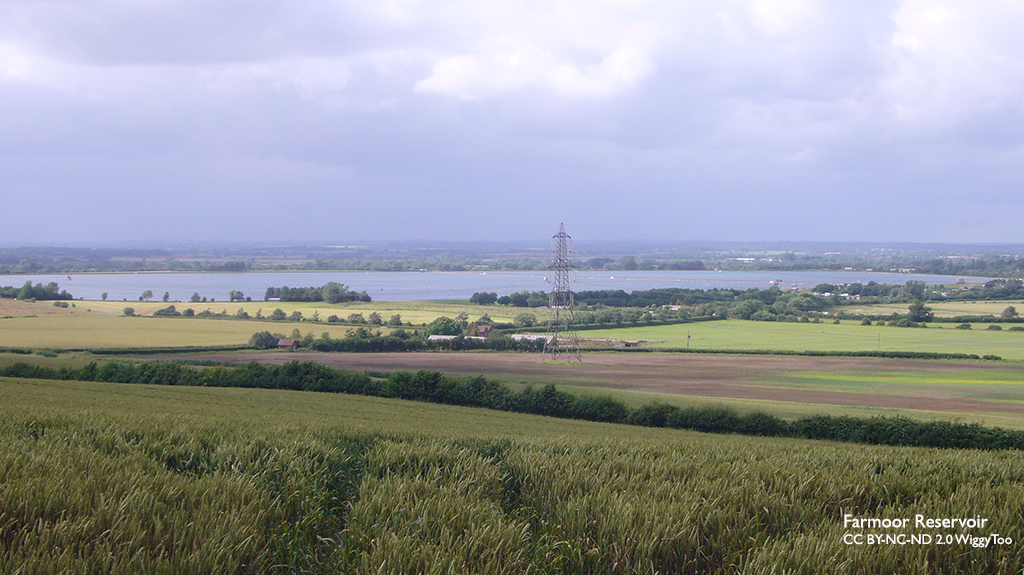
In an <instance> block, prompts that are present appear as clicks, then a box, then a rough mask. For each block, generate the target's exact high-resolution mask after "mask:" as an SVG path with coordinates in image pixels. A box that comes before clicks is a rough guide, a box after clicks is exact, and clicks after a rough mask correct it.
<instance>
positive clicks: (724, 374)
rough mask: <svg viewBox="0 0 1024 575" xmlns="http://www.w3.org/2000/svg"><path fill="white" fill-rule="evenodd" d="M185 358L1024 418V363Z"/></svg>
mask: <svg viewBox="0 0 1024 575" xmlns="http://www.w3.org/2000/svg"><path fill="white" fill-rule="evenodd" d="M177 357H179V358H180V357H182V356H177ZM187 357H188V358H190V359H212V360H217V361H225V360H227V361H232V362H234V361H237V362H248V361H258V362H264V363H272V364H282V363H286V362H289V361H295V360H298V361H317V362H320V363H323V364H325V365H328V366H331V367H336V368H342V369H349V370H356V371H379V372H391V371H400V370H404V371H418V370H421V369H426V370H437V371H441V372H444V373H447V374H451V375H472V376H475V375H485V376H487V377H493V378H495V379H500V380H503V381H508V382H526V383H533V384H546V383H554V384H556V385H575V386H585V387H593V388H601V389H609V390H629V391H641V392H651V393H660V394H676V395H685V396H701V397H714V398H735V399H743V400H755V401H765V400H767V401H784V402H796V403H803V404H819V405H837V406H860V407H872V408H891V409H909V410H924V411H936V412H947V413H975V414H983V413H992V414H997V413H998V414H1004V415H1010V414H1015V413H1024V401H1021V400H1022V399H1024V398H1021V389H1022V387H1024V365H1022V364H1018V363H988V362H977V361H974V362H965V361H925V360H893V359H874V358H821V357H784V356H738V355H729V356H726V355H697V354H659V353H591V354H585V355H584V358H583V360H584V361H583V364H582V365H579V364H563V363H553V362H542V361H540V356H539V355H537V354H525V353H373V354H359V353H301V352H300V353H289V352H275V353H241V354H228V355H191V356H187ZM961 378H962V380H961ZM961 382H962V383H961Z"/></svg>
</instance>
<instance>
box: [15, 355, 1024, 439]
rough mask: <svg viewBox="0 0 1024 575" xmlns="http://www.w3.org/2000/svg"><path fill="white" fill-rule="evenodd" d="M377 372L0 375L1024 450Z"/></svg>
mask: <svg viewBox="0 0 1024 575" xmlns="http://www.w3.org/2000/svg"><path fill="white" fill-rule="evenodd" d="M381 375H382V377H371V376H370V375H369V374H367V373H361V372H352V371H344V370H338V369H332V368H329V367H326V366H324V365H322V364H319V363H316V362H298V361H293V362H289V363H287V364H284V365H280V366H272V365H263V364H260V363H256V362H250V363H248V364H245V365H242V366H232V367H225V366H217V367H208V368H202V369H200V368H199V367H193V366H188V365H184V364H181V363H177V362H151V363H124V362H109V363H105V364H103V365H102V366H99V365H97V364H96V363H95V362H93V363H90V364H89V365H87V366H86V367H83V368H78V369H75V368H69V367H63V368H60V369H55V368H51V367H43V366H38V365H31V364H28V363H23V362H19V363H15V364H12V365H10V366H6V367H2V368H0V377H20V378H32V379H59V380H76V381H103V382H115V383H146V384H158V385H186V386H204V387H241V388H261V389H288V390H296V391H320V392H331V393H347V394H355V395H369V396H375V397H387V398H394V399H407V400H415V401H426V402H431V403H440V404H445V405H459V406H468V407H482V408H487V409H495V410H499V411H510V412H517V413H530V414H536V415H546V416H551V417H561V418H570V419H580V420H586V421H598V422H606V423H624V424H631V425H641V426H647V427H666V428H672V429H690V430H695V431H704V432H711V433H739V434H746V435H758V436H767V437H797V438H807V439H826V440H832V441H846V442H855V443H869V444H875V445H899V446H916V447H940V448H958V449H1017V450H1021V449H1024V431H1015V430H1007V429H1002V428H998V427H984V426H981V425H979V424H976V423H972V424H966V423H953V422H948V421H931V422H922V421H916V420H913V419H909V418H906V417H895V418H884V417H872V418H867V419H865V418H855V417H847V416H841V417H835V416H828V415H815V416H810V417H804V418H801V419H798V420H796V421H792V422H790V421H786V420H783V419H781V418H778V417H775V416H773V415H769V414H766V413H761V412H753V413H748V414H740V413H738V412H736V411H733V410H731V409H727V408H724V407H704V408H680V407H676V406H673V405H666V404H661V403H653V404H648V405H645V406H643V407H640V408H637V409H630V408H628V407H627V406H626V405H625V404H623V403H622V402H621V401H618V400H616V399H613V398H611V397H609V396H591V395H576V394H572V393H567V392H565V391H561V390H558V389H557V388H556V387H555V386H554V385H550V384H549V385H545V386H543V387H541V388H540V389H536V388H534V387H532V386H526V387H525V388H524V389H523V390H522V391H520V392H518V393H517V392H513V391H512V390H510V389H509V388H508V387H506V386H505V385H502V384H501V383H499V382H497V381H494V380H490V379H487V378H485V377H482V376H478V377H452V376H448V375H444V374H442V373H440V372H437V371H420V372H417V373H410V372H405V371H398V372H394V373H391V374H387V375H386V376H384V375H383V374H381Z"/></svg>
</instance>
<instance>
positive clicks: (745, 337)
mask: <svg viewBox="0 0 1024 575" xmlns="http://www.w3.org/2000/svg"><path fill="white" fill-rule="evenodd" d="M954 327H955V326H954V325H953V324H930V325H929V326H928V327H927V328H896V327H887V326H879V325H872V326H862V325H860V322H856V321H844V322H842V323H841V324H839V325H835V324H832V323H829V322H823V323H780V322H756V321H742V320H726V321H715V322H703V323H690V324H678V325H666V326H650V327H631V328H620V329H607V330H592V331H583V332H580V337H582V338H584V339H588V338H597V339H600V338H610V339H620V340H623V339H624V340H644V341H647V342H649V343H647V344H645V347H652V348H656V349H658V348H685V347H686V346H687V335H689V336H690V342H689V345H690V348H692V349H766V350H793V351H805V350H817V351H875V350H881V351H931V352H939V353H973V354H977V355H979V356H982V355H988V354H992V355H998V356H1000V357H1002V358H1004V359H1014V360H1024V333H1020V332H1010V331H1007V330H1005V329H1004V330H1003V331H997V332H992V331H987V330H985V324H977V325H975V326H974V329H973V330H970V331H968V330H957V329H954Z"/></svg>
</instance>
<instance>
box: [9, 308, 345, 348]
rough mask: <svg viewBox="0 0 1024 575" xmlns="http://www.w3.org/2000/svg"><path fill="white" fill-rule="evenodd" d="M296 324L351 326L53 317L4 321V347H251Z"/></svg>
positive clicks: (334, 329) (318, 328)
mask: <svg viewBox="0 0 1024 575" xmlns="http://www.w3.org/2000/svg"><path fill="white" fill-rule="evenodd" d="M295 328H299V329H300V331H301V332H302V333H303V334H306V333H307V332H312V333H313V334H314V335H315V336H317V337H319V335H320V334H321V333H323V332H328V333H330V334H331V336H332V337H342V336H344V335H345V331H346V330H347V329H350V328H351V326H338V325H331V324H327V323H316V324H310V323H292V322H269V321H268V322H257V321H235V320H228V319H198V318H183V317H174V318H149V317H123V316H122V317H118V316H113V315H100V314H85V315H48V316H41V317H18V318H7V319H0V347H14V348H34V349H39V348H42V349H98V348H128V347H185V346H210V345H245V343H246V342H248V341H249V338H250V337H252V334H253V333H254V332H257V331H263V330H268V331H271V332H276V333H281V334H283V335H285V336H287V335H289V334H291V332H292V330H293V329H295Z"/></svg>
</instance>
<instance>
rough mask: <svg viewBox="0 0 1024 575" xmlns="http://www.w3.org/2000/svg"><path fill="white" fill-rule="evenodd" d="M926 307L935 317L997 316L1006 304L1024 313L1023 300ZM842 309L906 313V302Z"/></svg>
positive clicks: (854, 312) (881, 313) (929, 304)
mask: <svg viewBox="0 0 1024 575" xmlns="http://www.w3.org/2000/svg"><path fill="white" fill-rule="evenodd" d="M927 305H928V307H930V308H932V312H933V313H934V314H935V316H936V317H956V316H960V315H989V314H991V315H993V316H995V317H999V314H1001V313H1002V312H1003V310H1004V309H1006V307H1007V306H1011V305H1012V306H1013V307H1015V308H1017V311H1018V313H1024V301H1019V300H1018V301H1009V300H1001V301H949V302H931V301H930V302H928V303H927ZM840 309H841V310H842V311H844V312H846V313H851V314H857V313H859V314H864V315H887V314H891V313H900V314H906V313H907V304H897V303H892V304H878V305H864V306H858V305H852V306H847V307H843V308H840Z"/></svg>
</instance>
